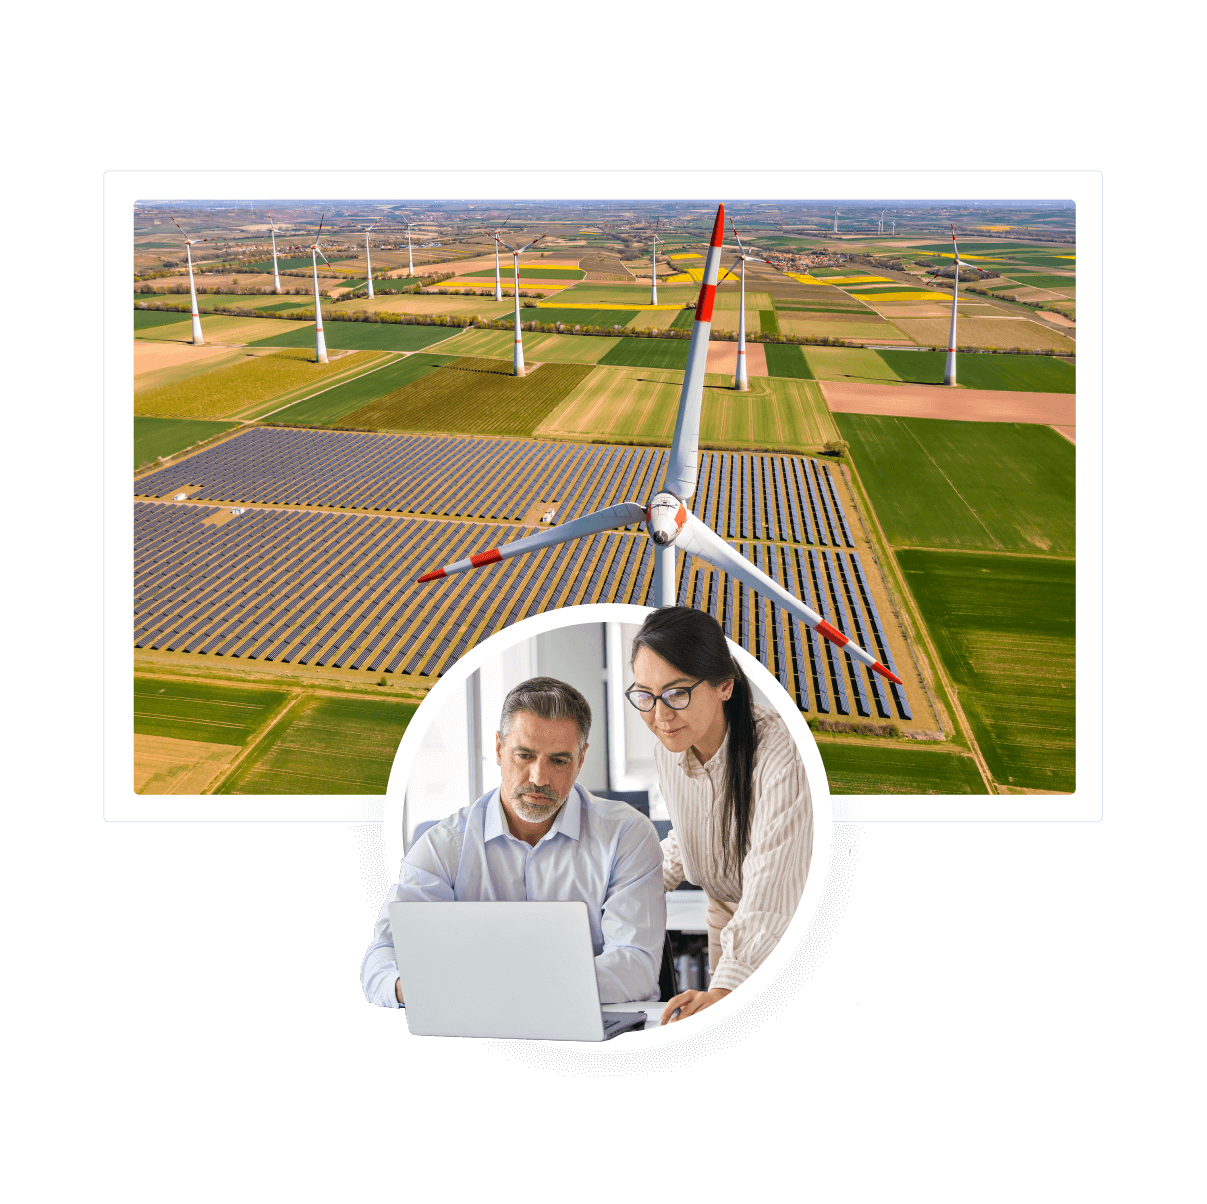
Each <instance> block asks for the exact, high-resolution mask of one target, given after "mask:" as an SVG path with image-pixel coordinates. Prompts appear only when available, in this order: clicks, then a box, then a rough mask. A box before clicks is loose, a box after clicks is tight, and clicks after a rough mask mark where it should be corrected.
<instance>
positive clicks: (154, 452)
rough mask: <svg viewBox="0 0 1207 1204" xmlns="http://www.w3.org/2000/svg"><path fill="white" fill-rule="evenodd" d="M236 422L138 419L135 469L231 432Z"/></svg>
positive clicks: (135, 427) (135, 429)
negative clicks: (160, 457)
mask: <svg viewBox="0 0 1207 1204" xmlns="http://www.w3.org/2000/svg"><path fill="white" fill-rule="evenodd" d="M235 425H237V424H236V423H233V422H195V421H189V420H187V419H180V418H135V419H134V467H135V468H138V467H139V466H141V465H143V464H152V463H154V461H155V460H156V459H157V458H158V457H159V456H173V455H175V454H176V453H177V452H178V451H184V449H185V448H186V447H192V446H193V444H194V443H200V442H201V441H202V440H203V439H212V438H213V437H214V436H215V435H220V434H221V433H222V432H223V431H229V430H231V429H232V428H233V427H234V426H235Z"/></svg>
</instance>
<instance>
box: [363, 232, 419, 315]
mask: <svg viewBox="0 0 1207 1204" xmlns="http://www.w3.org/2000/svg"><path fill="white" fill-rule="evenodd" d="M418 224H419V223H418V222H407V275H408V276H414V275H415V260H414V259H413V258H412V257H411V227H412V226H415V225H418ZM369 296H370V297H371V296H373V292H372V289H371V288H370V292H369Z"/></svg>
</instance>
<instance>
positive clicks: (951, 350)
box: [935, 224, 976, 385]
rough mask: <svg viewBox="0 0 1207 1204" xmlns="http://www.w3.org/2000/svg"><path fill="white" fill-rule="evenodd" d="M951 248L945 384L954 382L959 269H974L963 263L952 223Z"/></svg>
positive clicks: (970, 265)
mask: <svg viewBox="0 0 1207 1204" xmlns="http://www.w3.org/2000/svg"><path fill="white" fill-rule="evenodd" d="M951 249H952V251H953V252H954V255H953V258H954V259H955V279H954V280H953V281H952V284H951V331H950V333H949V334H948V336H947V362H946V363H945V364H944V366H943V383H944V384H945V385H954V384H955V383H956V301H957V300H958V299H959V295H960V269H961V268H972V270H973V271H974V272H975V271H976V266H975V265H974V264H971V263H965V262H964V260H962V259H961V258H960V248H959V247H958V246H957V245H956V228H955V226H954V224H953V225H952V227H951ZM941 270H942V269H940V271H941ZM938 275H939V272H935V276H938Z"/></svg>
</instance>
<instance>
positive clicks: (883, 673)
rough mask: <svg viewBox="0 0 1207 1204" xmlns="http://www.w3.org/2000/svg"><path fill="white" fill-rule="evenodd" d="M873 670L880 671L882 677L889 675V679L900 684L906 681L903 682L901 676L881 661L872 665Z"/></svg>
mask: <svg viewBox="0 0 1207 1204" xmlns="http://www.w3.org/2000/svg"><path fill="white" fill-rule="evenodd" d="M872 671H873V672H874V673H879V674H880V676H881V677H887V678H888V679H889V681H895V682H896V683H897V684H898V685H899V686H903V685H905V682H903V681H902V680H901V678H899V677H898V676H897V675H896V674H895V673H894V672H893V671H892V670H891V669H886V668H885V667H884V665H882V664H881V663H880V662H879V661H877V662H876V663H875V664H874V665H873V666H872Z"/></svg>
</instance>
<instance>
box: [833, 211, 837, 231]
mask: <svg viewBox="0 0 1207 1204" xmlns="http://www.w3.org/2000/svg"><path fill="white" fill-rule="evenodd" d="M834 233H835V234H837V233H838V210H837V209H835V210H834Z"/></svg>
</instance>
